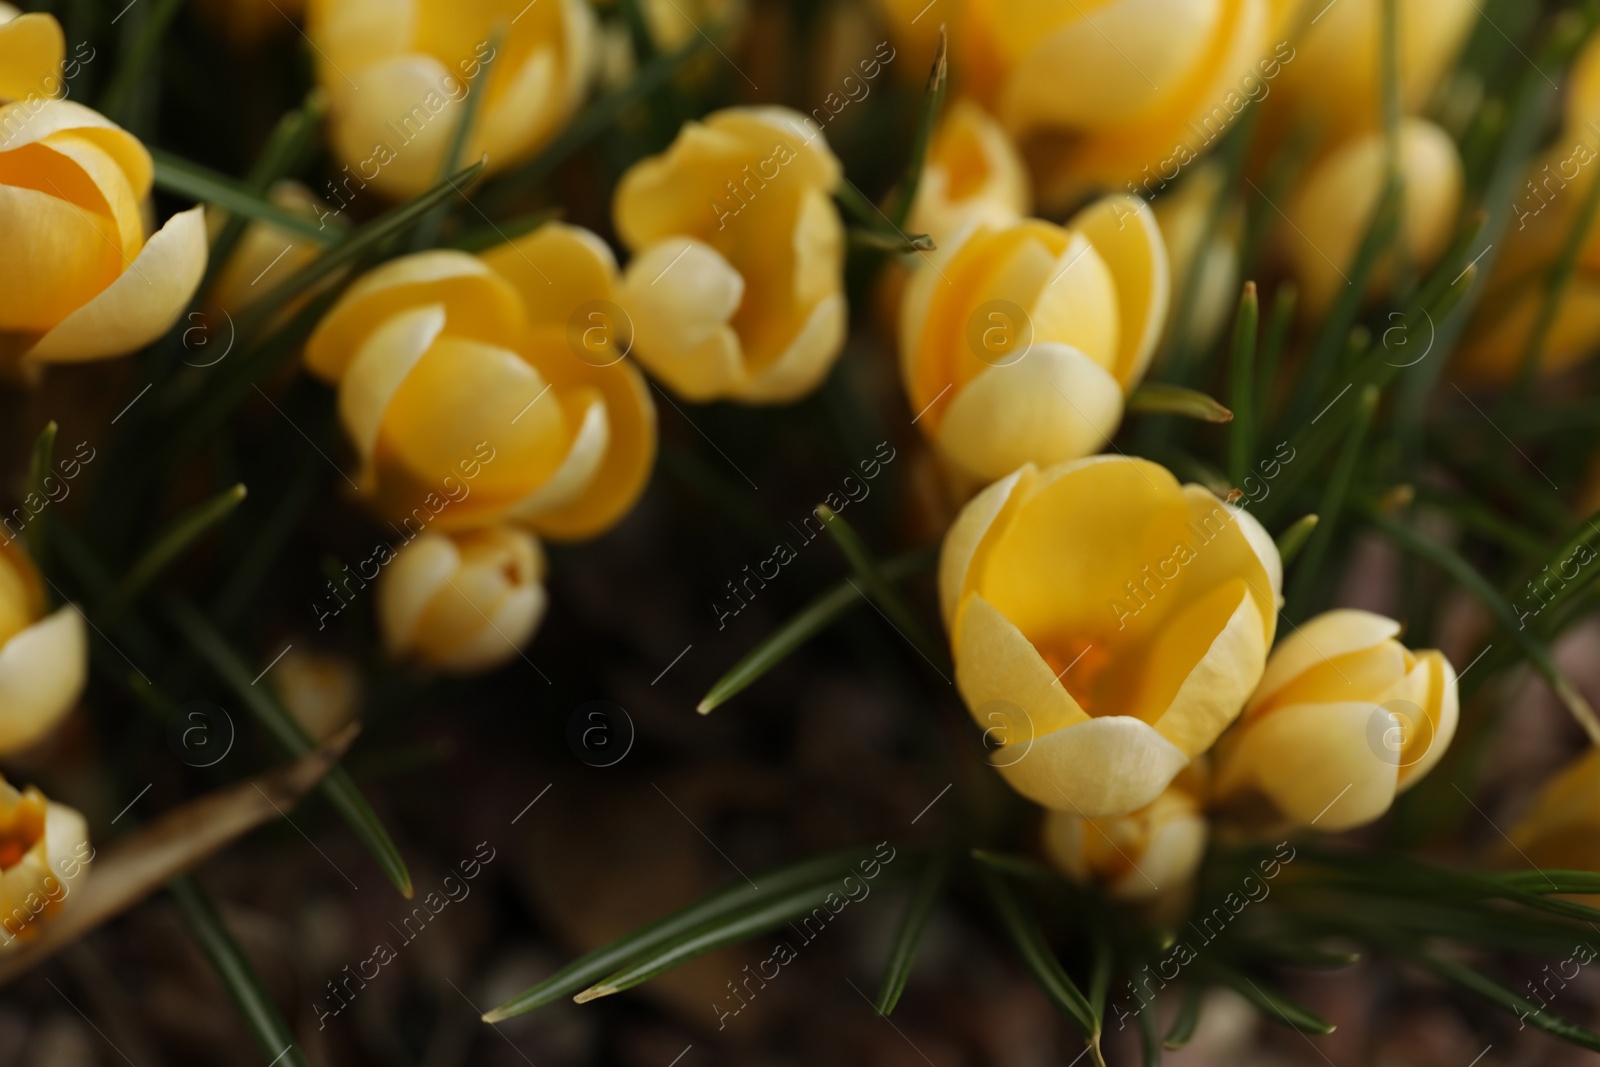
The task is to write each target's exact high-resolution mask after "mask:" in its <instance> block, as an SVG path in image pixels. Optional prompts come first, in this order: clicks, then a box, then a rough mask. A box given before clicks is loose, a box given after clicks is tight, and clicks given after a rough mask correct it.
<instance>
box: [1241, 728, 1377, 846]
mask: <svg viewBox="0 0 1600 1067" xmlns="http://www.w3.org/2000/svg"><path fill="white" fill-rule="evenodd" d="M1401 729H1402V727H1401V726H1400V724H1399V722H1398V721H1397V720H1396V719H1395V717H1394V716H1393V715H1392V714H1391V713H1390V712H1388V711H1387V710H1385V709H1384V708H1381V707H1379V706H1378V705H1376V704H1370V703H1365V702H1351V703H1340V704H1291V705H1289V706H1287V707H1283V708H1279V709H1277V710H1276V711H1274V712H1273V713H1272V714H1271V715H1268V716H1266V717H1264V718H1262V719H1259V720H1257V721H1255V722H1252V723H1250V724H1249V725H1248V726H1247V727H1246V728H1245V729H1244V730H1243V732H1242V733H1241V734H1240V736H1239V737H1238V741H1237V745H1236V746H1235V747H1231V748H1228V749H1224V750H1222V751H1221V752H1219V754H1218V763H1217V780H1218V781H1217V784H1218V790H1219V791H1220V792H1223V793H1227V792H1230V791H1232V790H1233V789H1236V788H1238V787H1239V786H1241V785H1245V786H1248V785H1250V784H1254V785H1255V786H1256V787H1257V788H1259V789H1260V790H1261V791H1262V792H1264V793H1265V794H1266V795H1267V796H1268V797H1269V798H1271V800H1272V802H1273V803H1274V804H1275V805H1276V806H1277V807H1278V809H1279V810H1280V811H1282V812H1283V814H1284V815H1285V816H1286V817H1288V818H1289V819H1290V820H1291V821H1292V822H1293V823H1294V824H1295V825H1296V826H1313V825H1314V826H1315V827H1316V828H1317V829H1318V830H1322V831H1327V832H1332V831H1337V830H1348V829H1350V828H1351V827H1353V826H1361V825H1363V824H1365V823H1369V822H1371V821H1373V820H1374V819H1376V818H1378V817H1379V816H1381V815H1382V814H1383V813H1384V812H1386V811H1388V810H1389V805H1390V804H1392V803H1393V802H1394V795H1395V785H1396V781H1397V777H1398V776H1397V768H1396V766H1395V762H1396V761H1395V759H1394V757H1393V755H1392V754H1390V753H1388V752H1387V750H1385V749H1384V748H1383V746H1382V744H1381V739H1382V738H1383V737H1384V736H1385V734H1386V733H1388V732H1390V731H1399V730H1401ZM1319 816H1320V817H1319Z"/></svg>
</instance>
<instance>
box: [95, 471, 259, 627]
mask: <svg viewBox="0 0 1600 1067" xmlns="http://www.w3.org/2000/svg"><path fill="white" fill-rule="evenodd" d="M244 498H245V487H244V484H243V483H242V482H241V483H240V484H238V485H233V486H229V487H228V488H227V489H224V490H223V491H222V492H220V493H218V494H217V495H216V496H214V497H212V498H211V499H210V500H207V501H206V502H205V503H203V504H198V505H196V506H195V507H193V508H190V509H189V510H188V511H186V512H184V513H183V514H182V515H179V516H178V517H177V518H176V519H174V520H173V521H172V525H170V526H168V527H167V528H166V529H165V530H163V531H162V532H161V533H160V534H159V535H158V536H157V537H156V539H155V542H154V543H153V544H152V545H151V546H150V547H149V548H147V549H145V551H144V554H143V555H141V556H140V557H139V559H138V560H137V561H136V562H135V563H134V565H133V566H132V567H130V568H128V573H127V574H125V575H123V577H122V580H121V581H120V582H118V583H117V585H116V588H115V589H113V590H112V592H111V595H110V596H109V597H107V598H106V604H105V607H104V608H103V609H102V613H103V614H104V616H105V617H106V618H107V619H115V618H116V617H117V616H118V615H120V614H121V613H122V612H123V610H124V609H126V608H127V606H128V605H129V604H131V603H133V601H134V600H135V599H136V598H137V597H138V596H139V594H140V593H142V592H144V590H145V587H146V586H148V585H149V584H150V582H151V581H152V580H153V579H154V578H155V577H156V575H158V574H160V573H161V572H162V571H163V570H165V569H166V568H167V566H168V565H169V564H170V563H172V561H173V560H175V559H177V558H178V557H179V556H180V555H182V554H183V553H184V552H185V551H186V550H187V549H188V548H189V546H191V545H193V544H194V543H195V542H196V541H198V540H199V539H200V538H201V537H202V536H204V535H205V533H206V531H208V530H210V529H211V528H212V527H213V526H215V525H217V524H218V523H220V522H222V521H223V520H224V519H226V518H227V517H228V516H229V515H231V514H233V511H234V509H235V508H237V507H238V506H239V505H240V503H242V502H243V501H244Z"/></svg>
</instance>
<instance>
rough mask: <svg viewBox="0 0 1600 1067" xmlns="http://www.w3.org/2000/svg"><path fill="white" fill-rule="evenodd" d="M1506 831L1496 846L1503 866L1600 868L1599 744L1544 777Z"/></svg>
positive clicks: (1568, 868) (1544, 868) (1581, 869)
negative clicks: (1503, 840)
mask: <svg viewBox="0 0 1600 1067" xmlns="http://www.w3.org/2000/svg"><path fill="white" fill-rule="evenodd" d="M1509 836H1510V838H1511V840H1510V843H1509V844H1508V845H1506V846H1501V847H1499V849H1498V851H1499V853H1500V854H1499V857H1498V858H1499V859H1500V860H1501V861H1502V862H1504V863H1505V864H1506V865H1507V866H1517V867H1521V866H1525V865H1527V864H1532V865H1534V866H1535V867H1536V868H1538V869H1541V870H1547V871H1551V870H1564V871H1600V748H1593V747H1591V748H1590V749H1589V750H1588V751H1587V752H1585V753H1584V754H1583V755H1582V756H1580V757H1579V758H1578V759H1576V760H1574V761H1572V762H1571V763H1569V764H1568V765H1567V766H1566V767H1565V768H1563V769H1562V770H1561V771H1560V772H1559V773H1558V774H1557V775H1556V776H1555V777H1554V778H1551V779H1550V780H1549V781H1548V782H1546V783H1545V784H1544V785H1543V786H1542V787H1541V788H1540V790H1539V792H1538V795H1537V796H1535V797H1534V799H1533V804H1532V805H1531V806H1530V807H1529V808H1528V810H1527V812H1526V813H1525V814H1524V815H1523V816H1522V818H1521V819H1520V820H1518V821H1517V824H1516V825H1515V826H1514V827H1512V829H1511V834H1510V835H1509ZM1589 903H1591V906H1593V902H1592V901H1590V902H1589Z"/></svg>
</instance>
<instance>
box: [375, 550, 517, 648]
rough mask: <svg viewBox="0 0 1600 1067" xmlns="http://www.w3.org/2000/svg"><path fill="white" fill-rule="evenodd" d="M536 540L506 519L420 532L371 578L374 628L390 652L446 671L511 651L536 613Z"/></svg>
mask: <svg viewBox="0 0 1600 1067" xmlns="http://www.w3.org/2000/svg"><path fill="white" fill-rule="evenodd" d="M544 576H545V559H544V550H543V549H541V548H540V547H539V542H538V541H537V540H536V539H535V538H534V537H533V536H532V535H531V534H528V533H525V532H524V531H522V530H518V529H515V528H513V527H509V526H486V527H484V528H483V529H481V530H471V531H468V532H465V533H456V534H438V533H425V534H423V535H421V536H420V537H418V538H417V539H416V540H414V541H412V542H410V543H409V544H407V545H406V546H405V547H404V548H402V549H401V550H400V551H399V552H398V553H396V554H395V557H394V559H393V561H392V562H390V563H389V564H388V566H386V567H385V568H384V570H383V574H382V576H381V577H380V578H379V580H378V629H379V630H380V631H381V632H382V634H383V643H384V647H385V648H386V649H388V651H389V654H390V655H392V656H395V657H406V658H411V659H415V660H416V661H417V662H419V663H422V664H423V665H425V666H428V667H432V668H434V669H436V670H440V671H445V672H447V673H450V674H477V673H479V672H482V671H487V670H492V669H493V668H495V667H498V666H500V665H501V664H503V663H505V662H507V661H508V660H511V659H514V658H516V656H517V655H518V654H519V653H520V652H521V650H522V646H523V645H525V644H527V643H528V642H529V641H530V640H531V639H532V638H533V632H534V630H536V629H537V628H538V626H539V620H540V619H542V618H543V617H544V609H545V604H546V599H547V598H546V595H545V590H544V584H543V583H544Z"/></svg>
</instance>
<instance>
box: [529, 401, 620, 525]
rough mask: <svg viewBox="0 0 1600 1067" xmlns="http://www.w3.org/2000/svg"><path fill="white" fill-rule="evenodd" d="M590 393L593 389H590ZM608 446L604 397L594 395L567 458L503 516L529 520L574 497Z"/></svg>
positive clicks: (586, 483) (585, 486)
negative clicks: (546, 478)
mask: <svg viewBox="0 0 1600 1067" xmlns="http://www.w3.org/2000/svg"><path fill="white" fill-rule="evenodd" d="M591 392H593V391H592V390H591ZM610 445H611V425H610V422H609V420H608V419H607V417H606V404H605V400H604V398H602V397H601V396H599V395H598V394H595V395H594V396H593V398H592V399H591V400H590V402H589V404H588V405H587V407H586V408H585V410H584V414H583V418H582V420H581V421H580V422H579V423H578V431H577V433H576V434H574V435H573V439H572V447H571V448H569V449H568V450H567V455H566V458H565V459H563V460H562V461H561V466H559V467H557V468H556V471H555V473H554V474H552V475H550V477H549V479H548V480H546V481H545V482H544V484H542V485H540V486H539V488H537V489H535V490H534V491H533V492H532V493H530V494H528V495H527V496H526V497H523V499H522V500H521V501H520V502H519V503H518V504H516V505H515V506H514V507H512V508H511V509H510V510H508V511H507V512H506V518H507V519H511V520H515V521H519V522H531V521H536V520H538V519H539V517H540V516H542V515H545V514H547V513H549V512H552V511H555V510H557V509H559V508H563V507H566V506H568V505H570V504H571V503H572V502H573V501H575V500H577V499H578V498H579V497H580V496H581V495H582V494H583V492H584V491H585V490H587V489H588V488H589V486H590V485H592V484H593V483H594V479H595V475H596V474H598V473H599V471H600V467H601V465H602V464H603V463H604V462H605V458H606V451H607V449H608V448H609V447H610Z"/></svg>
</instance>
